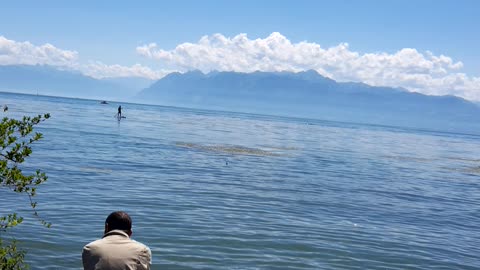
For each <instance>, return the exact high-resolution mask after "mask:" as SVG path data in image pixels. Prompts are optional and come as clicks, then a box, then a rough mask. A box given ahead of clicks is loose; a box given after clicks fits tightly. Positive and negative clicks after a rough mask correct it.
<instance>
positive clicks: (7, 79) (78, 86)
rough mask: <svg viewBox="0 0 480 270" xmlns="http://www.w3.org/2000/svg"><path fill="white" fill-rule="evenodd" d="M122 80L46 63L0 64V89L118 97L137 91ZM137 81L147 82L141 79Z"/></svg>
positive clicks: (124, 97)
mask: <svg viewBox="0 0 480 270" xmlns="http://www.w3.org/2000/svg"><path fill="white" fill-rule="evenodd" d="M123 80H124V81H123V82H122V81H119V80H118V79H116V80H113V79H112V80H110V79H95V78H92V77H89V76H85V75H83V74H81V73H80V72H75V71H70V70H61V69H58V68H56V67H52V66H47V65H35V66H32V65H9V66H0V91H9V92H22V93H28V94H42V95H52V96H63V97H75V98H94V99H114V100H118V99H126V98H129V97H132V96H134V95H135V94H136V92H138V88H134V87H132V86H131V85H128V83H127V81H128V78H124V79H123ZM138 84H139V86H140V85H141V86H145V85H148V84H145V83H143V84H142V82H141V81H138Z"/></svg>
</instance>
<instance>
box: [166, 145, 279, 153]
mask: <svg viewBox="0 0 480 270" xmlns="http://www.w3.org/2000/svg"><path fill="white" fill-rule="evenodd" d="M175 145H176V146H179V147H184V148H191V149H196V150H203V151H209V152H216V153H226V154H235V155H254V156H281V154H279V153H275V152H272V151H266V150H263V149H259V148H250V147H244V146H239V145H203V144H196V143H187V142H176V143H175Z"/></svg>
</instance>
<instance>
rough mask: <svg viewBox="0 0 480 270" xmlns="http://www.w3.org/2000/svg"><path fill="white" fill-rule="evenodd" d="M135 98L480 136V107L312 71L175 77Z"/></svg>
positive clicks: (179, 75)
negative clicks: (340, 78) (345, 79)
mask: <svg viewBox="0 0 480 270" xmlns="http://www.w3.org/2000/svg"><path fill="white" fill-rule="evenodd" d="M137 97H138V99H139V100H141V101H143V102H148V103H156V104H163V105H173V106H184V107H193V108H203V109H221V110H230V111H241V112H252V113H267V114H276V115H287V116H299V117H311V118H318V119H325V120H334V121H350V122H360V123H371V124H385V125H401V126H411V127H420V128H433V129H442V130H448V131H462V132H480V125H479V124H477V123H480V107H479V106H478V105H477V104H475V103H473V102H469V101H467V100H465V99H462V98H459V97H454V96H428V95H423V94H420V93H414V92H409V91H407V90H406V89H402V88H391V87H375V86H370V85H367V84H364V83H352V82H348V83H340V82H336V81H334V80H332V79H329V78H326V77H323V76H321V75H320V74H318V73H317V72H316V71H313V70H310V71H305V72H299V73H291V72H253V73H237V72H218V71H216V72H211V73H208V74H203V73H201V72H200V71H191V72H187V73H184V74H181V73H171V74H169V75H167V76H165V77H164V78H162V79H160V80H158V81H157V82H155V83H154V84H152V85H151V86H150V87H149V88H146V89H144V90H143V91H141V92H140V93H139V94H138V96H137Z"/></svg>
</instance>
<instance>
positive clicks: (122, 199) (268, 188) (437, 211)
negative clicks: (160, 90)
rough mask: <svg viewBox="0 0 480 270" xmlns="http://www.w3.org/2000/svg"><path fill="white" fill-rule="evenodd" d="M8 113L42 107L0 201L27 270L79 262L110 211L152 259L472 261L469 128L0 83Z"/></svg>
mask: <svg viewBox="0 0 480 270" xmlns="http://www.w3.org/2000/svg"><path fill="white" fill-rule="evenodd" d="M0 101H1V104H8V106H9V111H8V112H7V114H6V115H7V116H15V117H19V116H21V115H25V114H28V115H34V114H39V113H45V112H49V113H50V114H51V119H49V120H47V121H46V122H43V123H41V124H40V125H39V127H38V131H39V132H42V133H43V134H44V139H43V140H41V141H40V142H38V143H37V144H35V145H34V147H33V154H32V156H31V157H30V158H29V159H28V162H27V163H26V164H25V168H26V169H27V170H29V169H37V168H39V169H42V170H43V171H45V172H46V173H47V175H48V176H49V179H48V181H47V182H46V183H45V184H43V185H41V186H40V187H39V190H38V196H37V197H36V201H37V202H38V211H39V213H40V215H41V216H42V217H43V218H45V219H46V220H47V221H49V222H51V223H52V228H50V229H46V228H44V227H42V226H41V225H40V224H39V222H37V221H36V220H35V219H33V218H32V217H31V214H30V212H29V210H28V205H29V204H28V198H26V197H23V196H20V197H19V196H18V195H15V194H10V193H11V192H10V191H6V190H3V189H0V214H2V215H3V214H4V213H9V212H10V211H12V209H13V210H16V211H18V212H20V213H21V214H22V215H24V216H25V217H26V220H25V222H24V224H21V225H20V226H19V227H17V228H16V229H15V230H14V231H13V232H12V233H13V235H15V236H16V238H17V239H18V240H20V241H21V246H22V247H24V248H26V249H27V250H28V254H27V261H28V262H29V263H30V264H31V269H82V263H81V250H82V247H83V245H85V244H86V243H88V242H90V241H93V240H95V239H97V238H99V237H101V236H102V232H103V222H104V220H105V218H106V216H107V215H108V214H109V213H110V212H112V211H115V210H125V211H127V212H128V213H130V214H131V216H132V218H133V222H134V234H133V238H134V239H136V240H138V241H140V242H143V243H145V244H146V245H148V246H149V247H150V248H151V249H152V253H153V267H152V268H153V269H479V268H480V260H479V255H478V254H480V248H479V247H480V234H479V233H478V230H479V225H478V224H480V192H479V190H480V182H479V181H480V155H479V153H480V137H479V136H474V135H464V134H453V133H442V132H430V131H421V130H414V129H407V128H395V127H382V126H371V125H362V124H352V123H337V122H328V121H320V120H307V119H295V118H285V117H274V116H261V115H252V114H242V113H230V112H215V111H204V110H194V109H180V108H172V107H162V106H147V105H138V104H126V103H122V104H121V105H122V108H123V113H124V115H125V116H126V118H125V119H122V120H121V121H117V119H116V118H115V117H114V116H115V114H116V107H117V106H118V105H119V103H113V102H112V103H110V104H107V105H102V104H99V102H98V101H91V100H79V99H65V98H54V97H43V96H29V95H16V94H5V93H0Z"/></svg>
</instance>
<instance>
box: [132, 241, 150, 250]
mask: <svg viewBox="0 0 480 270" xmlns="http://www.w3.org/2000/svg"><path fill="white" fill-rule="evenodd" d="M130 240H131V241H132V242H131V243H132V244H133V245H136V246H138V247H139V248H142V249H148V250H150V248H149V247H148V246H147V245H145V244H143V243H141V242H138V241H136V240H133V239H130Z"/></svg>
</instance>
